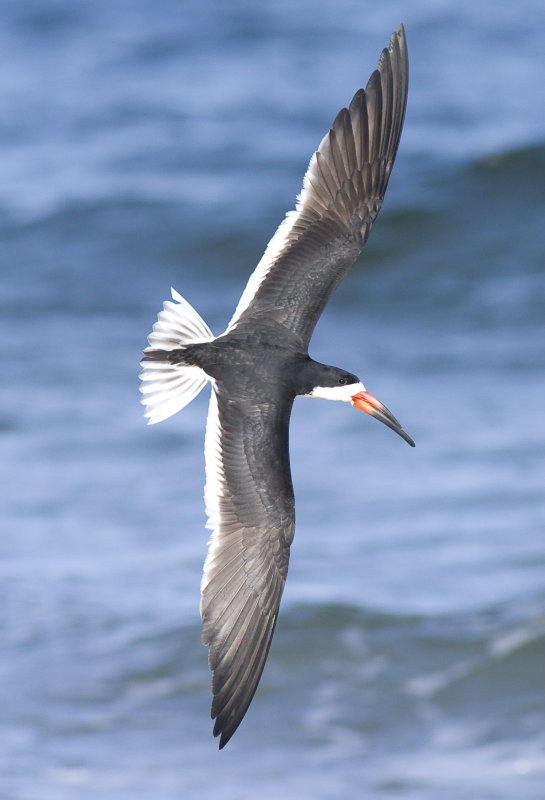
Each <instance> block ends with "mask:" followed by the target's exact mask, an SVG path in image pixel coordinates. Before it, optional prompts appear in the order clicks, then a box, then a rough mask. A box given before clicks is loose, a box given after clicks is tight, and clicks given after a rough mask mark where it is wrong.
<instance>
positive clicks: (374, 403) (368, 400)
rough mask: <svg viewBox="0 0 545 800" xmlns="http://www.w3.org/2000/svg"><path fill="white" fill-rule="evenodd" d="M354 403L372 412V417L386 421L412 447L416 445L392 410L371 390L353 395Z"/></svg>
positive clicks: (363, 409) (369, 412)
mask: <svg viewBox="0 0 545 800" xmlns="http://www.w3.org/2000/svg"><path fill="white" fill-rule="evenodd" d="M352 405H353V406H355V407H356V408H359V409H360V410H361V411H365V413H366V414H371V416H372V417H375V419H378V420H380V422H384V424H385V425H387V426H388V427H389V428H391V429H392V430H393V431H395V432H396V433H398V434H399V435H400V436H401V438H402V439H405V441H406V442H408V443H409V444H410V445H411V447H414V442H413V440H412V439H411V437H410V436H409V435H408V434H407V433H405V431H404V430H403V428H402V427H401V425H400V424H399V422H398V421H397V419H396V418H395V417H394V415H393V414H392V412H391V411H388V409H387V408H386V406H383V405H382V403H381V402H380V400H377V398H376V397H374V396H373V395H372V394H370V393H369V392H358V394H355V395H354V396H353V397H352Z"/></svg>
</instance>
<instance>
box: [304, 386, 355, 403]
mask: <svg viewBox="0 0 545 800" xmlns="http://www.w3.org/2000/svg"><path fill="white" fill-rule="evenodd" d="M364 391H365V386H364V385H363V383H349V384H348V385H346V386H315V387H314V389H313V390H312V391H311V392H310V393H309V394H303V395H301V397H316V398H318V399H319V400H340V401H341V402H343V403H350V402H351V400H352V398H353V397H354V395H355V394H357V393H358V392H364Z"/></svg>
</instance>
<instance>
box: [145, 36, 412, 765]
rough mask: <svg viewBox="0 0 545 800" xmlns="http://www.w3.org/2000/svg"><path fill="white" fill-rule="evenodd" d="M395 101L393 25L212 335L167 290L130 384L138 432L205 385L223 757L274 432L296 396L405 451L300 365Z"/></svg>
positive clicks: (280, 446)
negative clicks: (360, 421)
mask: <svg viewBox="0 0 545 800" xmlns="http://www.w3.org/2000/svg"><path fill="white" fill-rule="evenodd" d="M407 91H408V56H407V44H406V36H405V31H404V28H403V25H400V26H399V29H398V30H397V31H395V32H394V33H393V34H392V35H391V38H390V41H389V45H388V47H387V48H385V49H384V50H383V51H382V53H381V55H380V59H379V62H378V67H377V68H376V69H375V70H374V72H373V73H372V74H371V77H370V78H369V81H368V83H367V85H366V87H365V89H359V90H358V91H357V92H356V94H355V95H354V97H353V99H352V101H351V102H350V104H349V105H348V107H346V108H343V109H341V111H340V112H339V113H338V114H337V116H336V118H335V120H334V122H333V125H332V127H331V129H330V131H329V132H328V133H327V134H326V136H325V137H324V138H323V139H322V141H321V143H320V145H319V147H318V149H317V151H316V152H315V153H314V154H313V156H312V158H311V160H310V163H309V166H308V169H307V171H306V174H305V176H304V181H303V187H302V191H301V193H300V194H299V195H298V197H297V201H296V207H295V210H293V211H289V212H288V213H287V214H286V216H285V218H284V220H283V221H282V223H281V224H280V226H279V227H278V229H277V231H276V233H275V234H274V236H273V237H272V239H271V241H270V242H269V244H268V246H267V248H266V250H265V252H264V255H263V257H262V258H261V260H260V261H259V263H258V264H257V267H256V268H255V270H254V272H253V273H252V274H251V276H250V278H249V280H248V283H247V285H246V288H245V289H244V291H243V293H242V296H241V298H240V301H239V303H238V305H237V307H236V309H235V312H234V315H233V317H232V319H231V321H230V322H229V324H228V326H227V328H226V330H225V331H224V332H223V333H222V334H221V335H219V336H214V335H213V333H212V331H211V330H210V328H209V327H208V325H207V324H206V323H205V322H204V320H203V319H202V318H201V316H200V315H199V314H198V313H197V312H196V311H195V309H194V308H193V307H192V306H191V305H190V304H189V303H188V302H187V300H185V299H184V298H183V297H182V296H181V295H180V294H178V292H176V291H175V290H174V289H171V294H172V300H167V301H166V302H165V303H164V304H163V310H162V311H160V312H159V314H158V318H157V321H156V323H155V324H154V325H153V328H152V332H151V334H150V335H149V337H148V343H149V346H148V347H146V349H145V350H144V354H143V357H142V361H141V366H142V372H141V373H140V378H141V385H140V390H141V392H142V399H141V402H142V403H143V404H144V405H145V407H146V410H145V416H146V417H147V419H148V423H149V424H153V423H157V422H160V421H161V420H164V419H166V418H167V417H170V416H171V415H173V414H175V413H176V412H177V411H179V410H181V409H182V408H184V407H185V406H186V405H187V404H188V403H189V402H190V401H191V400H192V399H193V398H194V397H195V396H196V395H197V394H198V393H199V392H200V391H201V389H203V387H204V386H205V385H206V384H207V383H210V384H211V386H212V389H211V397H210V405H209V410H208V417H207V422H206V434H205V472H206V481H205V491H204V499H205V507H206V514H207V518H208V521H207V527H208V528H209V529H210V530H211V531H212V533H211V536H210V540H209V544H208V553H207V556H206V559H205V563H204V570H203V577H202V583H201V606H200V610H201V617H202V641H203V644H205V645H206V646H207V647H208V662H209V667H210V669H211V671H212V694H213V699H212V708H211V717H212V719H213V720H215V723H214V728H213V734H214V736H216V737H217V736H219V737H220V738H219V748H220V749H221V748H223V747H224V746H225V745H226V744H227V742H228V741H229V740H230V738H231V737H232V736H233V734H234V732H235V731H236V729H237V728H238V726H239V725H240V723H241V721H242V719H243V717H244V715H245V714H246V711H247V710H248V707H249V705H250V703H251V701H252V698H253V696H254V693H255V691H256V688H257V685H258V683H259V680H260V678H261V674H262V672H263V668H264V665H265V661H266V659H267V656H268V653H269V648H270V645H271V639H272V636H273V633H274V629H275V625H276V621H277V617H278V611H279V605H280V600H281V596H282V592H283V589H284V584H285V581H286V576H287V572H288V561H289V555H290V545H291V543H292V540H293V536H294V530H295V503H294V493H293V485H292V479H291V472H290V461H289V447H288V429H289V422H290V414H291V410H292V406H293V403H294V400H295V398H296V397H315V398H323V399H327V400H337V401H344V402H348V403H351V404H352V405H353V406H354V407H355V408H358V409H360V410H362V411H365V412H367V413H368V414H370V415H372V416H373V417H375V418H376V419H378V420H380V421H381V422H383V423H384V424H385V425H387V426H389V427H390V428H392V429H393V430H394V431H395V432H396V433H397V434H399V435H400V436H401V437H402V438H403V439H404V440H405V441H406V442H408V444H410V445H411V446H413V447H414V442H413V440H412V439H411V437H410V436H409V435H408V434H407V433H406V432H405V430H404V429H403V428H402V427H401V425H400V423H399V422H398V421H397V419H396V418H395V417H394V416H393V414H392V413H391V412H390V411H389V410H388V409H387V408H386V406H384V405H383V404H382V403H381V402H380V401H379V400H377V398H376V397H374V395H372V394H371V393H370V392H368V391H367V389H366V388H365V386H364V384H363V383H362V382H361V380H360V379H359V378H358V377H357V376H356V375H354V374H352V373H350V372H348V371H346V370H344V369H339V368H337V367H333V366H328V365H325V364H321V363H319V362H317V361H314V360H313V359H312V358H310V356H309V354H308V347H309V342H310V339H311V336H312V333H313V330H314V327H315V325H316V323H317V321H318V318H319V317H320V315H321V313H322V311H323V309H324V307H325V305H326V303H327V302H328V300H329V298H330V296H331V294H332V293H333V291H334V290H335V288H336V287H337V286H338V284H339V283H340V281H341V280H342V279H343V278H344V276H345V275H346V274H347V272H348V271H349V270H350V268H351V267H352V265H353V264H354V262H355V260H356V258H357V256H358V255H359V253H360V251H361V249H362V247H363V245H364V244H365V242H366V240H367V237H368V235H369V231H370V229H371V226H372V224H373V222H374V220H375V218H376V216H377V214H378V212H379V210H380V208H381V205H382V201H383V198H384V194H385V191H386V187H387V184H388V180H389V177H390V172H391V169H392V165H393V163H394V159H395V156H396V153H397V149H398V145H399V140H400V136H401V131H402V128H403V122H404V117H405V109H406V104H407Z"/></svg>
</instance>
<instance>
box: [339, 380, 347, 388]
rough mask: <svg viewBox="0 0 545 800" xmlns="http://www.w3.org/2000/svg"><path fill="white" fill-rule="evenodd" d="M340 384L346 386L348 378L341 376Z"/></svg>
mask: <svg viewBox="0 0 545 800" xmlns="http://www.w3.org/2000/svg"><path fill="white" fill-rule="evenodd" d="M339 386H346V378H339Z"/></svg>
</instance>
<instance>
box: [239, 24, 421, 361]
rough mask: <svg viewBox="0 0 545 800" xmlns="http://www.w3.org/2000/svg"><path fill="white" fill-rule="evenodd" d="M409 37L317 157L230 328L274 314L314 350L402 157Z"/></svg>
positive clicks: (385, 58) (400, 37)
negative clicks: (315, 335)
mask: <svg viewBox="0 0 545 800" xmlns="http://www.w3.org/2000/svg"><path fill="white" fill-rule="evenodd" d="M408 73H409V68H408V59H407V46H406V41H405V32H404V30H403V26H400V28H399V31H398V32H397V33H393V34H392V37H391V39H390V44H389V47H388V49H385V50H383V51H382V54H381V57H380V60H379V64H378V68H377V69H376V70H375V71H374V72H373V74H372V75H371V77H370V79H369V82H368V84H367V86H366V88H365V91H364V90H363V89H360V90H359V91H358V92H357V93H356V94H355V95H354V98H353V99H352V102H351V103H350V106H349V107H348V109H346V108H343V109H342V110H341V111H340V112H339V114H338V115H337V117H336V119H335V122H334V123H333V127H332V128H331V130H330V131H329V133H328V134H327V135H326V136H325V137H324V138H323V139H322V142H321V144H320V146H319V148H318V150H317V152H316V153H314V155H313V157H312V159H311V161H310V164H309V167H308V170H307V173H306V175H305V178H304V182H303V190H302V192H301V194H300V196H299V198H298V202H297V205H296V210H295V211H290V212H289V213H288V214H287V216H286V218H285V219H284V221H283V223H282V224H281V225H280V227H279V228H278V230H277V231H276V233H275V235H274V236H273V238H272V239H271V241H270V242H269V245H268V247H267V249H266V251H265V253H264V255H263V258H262V259H261V261H260V262H259V264H258V265H257V267H256V269H255V270H254V272H253V274H252V275H251V276H250V279H249V281H248V284H247V286H246V289H245V290H244V292H243V294H242V297H241V298H240V301H239V304H238V306H237V308H236V311H235V314H234V316H233V318H232V320H231V322H230V323H229V328H228V330H229V329H231V328H233V327H234V326H235V325H237V324H238V323H240V322H241V321H242V320H246V319H252V318H253V317H255V316H258V315H259V316H262V315H269V316H271V317H273V318H274V319H275V320H276V321H278V322H281V323H282V324H283V325H284V326H285V327H287V328H288V329H289V330H290V331H291V332H292V333H293V334H294V335H295V337H297V338H298V339H299V340H300V343H301V344H302V345H303V347H308V343H309V341H310V337H311V335H312V331H313V330H314V326H315V325H316V322H317V321H318V318H319V316H320V314H321V313H322V311H323V308H324V306H325V304H326V303H327V301H328V299H329V297H330V296H331V294H332V292H333V291H334V289H335V288H336V287H337V286H338V284H339V283H340V281H341V280H342V278H343V277H344V276H345V274H346V273H347V271H348V270H349V269H350V267H351V266H352V264H353V263H354V261H355V260H356V258H357V256H358V254H359V252H360V250H361V248H362V247H363V245H364V244H365V241H366V239H367V236H368V234H369V230H370V228H371V225H372V224H373V222H374V220H375V217H376V216H377V214H378V212H379V210H380V207H381V205H382V200H383V198H384V193H385V192H386V187H387V185H388V178H389V177H390V171H391V169H392V165H393V162H394V158H395V155H396V152H397V147H398V144H399V139H400V136H401V130H402V127H403V120H404V117H405V107H406V102H407V87H408Z"/></svg>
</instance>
